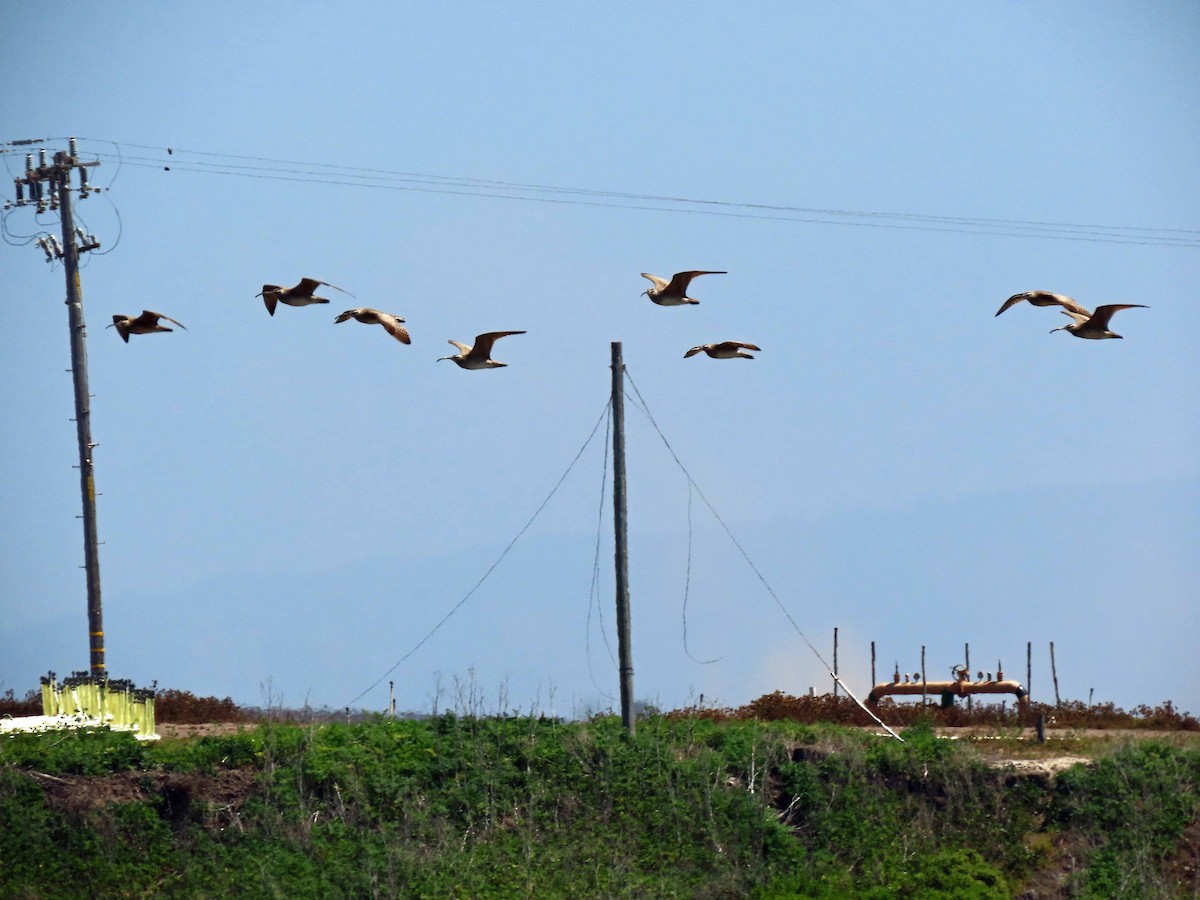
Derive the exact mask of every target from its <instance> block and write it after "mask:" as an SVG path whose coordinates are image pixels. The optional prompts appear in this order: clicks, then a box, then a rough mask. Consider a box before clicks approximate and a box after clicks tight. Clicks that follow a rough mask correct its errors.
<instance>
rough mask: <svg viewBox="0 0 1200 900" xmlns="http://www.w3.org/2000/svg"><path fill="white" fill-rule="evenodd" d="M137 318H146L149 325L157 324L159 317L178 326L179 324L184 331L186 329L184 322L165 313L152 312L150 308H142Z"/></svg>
mask: <svg viewBox="0 0 1200 900" xmlns="http://www.w3.org/2000/svg"><path fill="white" fill-rule="evenodd" d="M139 318H142V319H146V320H148V323H149V324H150V325H157V324H158V320H159V319H166V320H167V321H168V322H171V323H172V324H175V325H178V326H179V327H180V328H182V329H183V330H184V331H187V326H186V325H184V324H183V323H182V322H180V321H179V320H178V319H172V318H171V317H170V316H168V315H167V314H166V313H160V312H152V311H151V310H148V309H143V310H142V314H141V316H140V317H139Z"/></svg>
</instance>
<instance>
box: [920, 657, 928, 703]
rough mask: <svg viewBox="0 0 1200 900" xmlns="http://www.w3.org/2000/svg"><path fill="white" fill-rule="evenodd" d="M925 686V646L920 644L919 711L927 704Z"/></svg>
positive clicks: (926, 682)
mask: <svg viewBox="0 0 1200 900" xmlns="http://www.w3.org/2000/svg"><path fill="white" fill-rule="evenodd" d="M926 684H928V680H927V679H926V678H925V645H924V644H922V645H921V709H922V710H924V708H925V705H926V704H927V703H928V702H929V696H928V693H929V692H928V691H927V690H926V689H925V685H926Z"/></svg>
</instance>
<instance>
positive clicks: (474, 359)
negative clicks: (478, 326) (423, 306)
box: [438, 331, 525, 369]
mask: <svg viewBox="0 0 1200 900" xmlns="http://www.w3.org/2000/svg"><path fill="white" fill-rule="evenodd" d="M524 333H525V332H524V331H489V332H487V333H486V334H480V335H476V337H475V346H474V347H468V346H467V345H466V344H460V343H459V342H458V341H447V342H446V343H448V344H453V345H454V346H455V347H457V348H458V350H459V352H458V354H457V355H456V356H441V357H438V362H441V361H442V360H443V359H452V360H454V362H456V363H458V366H459V368H460V369H498V368H500V367H502V366H507V365H508V363H502V362H496V361H495V360H494V359H491V358H490V357H491V355H492V344H494V343H496V341H498V340H500V338H502V337H508V336H509V335H510V334H524Z"/></svg>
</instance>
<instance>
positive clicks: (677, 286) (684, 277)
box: [667, 269, 729, 294]
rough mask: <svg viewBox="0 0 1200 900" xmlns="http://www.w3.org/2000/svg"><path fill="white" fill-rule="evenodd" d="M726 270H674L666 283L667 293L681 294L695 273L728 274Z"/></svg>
mask: <svg viewBox="0 0 1200 900" xmlns="http://www.w3.org/2000/svg"><path fill="white" fill-rule="evenodd" d="M728 274H729V273H728V272H718V271H713V270H705V269H694V270H693V271H691V272H676V273H675V274H674V275H672V276H671V281H670V283H669V284H668V285H667V293H668V294H674V293H679V294H683V293H685V292H686V291H687V289H688V285H689V284H691V283H692V279H693V278H695V277H696V276H697V275H728Z"/></svg>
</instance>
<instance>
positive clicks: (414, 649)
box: [346, 403, 608, 708]
mask: <svg viewBox="0 0 1200 900" xmlns="http://www.w3.org/2000/svg"><path fill="white" fill-rule="evenodd" d="M607 414H608V404H607V403H606V404H605V406H604V411H603V412H601V413H600V417H599V418H598V419H596V424H595V425H593V426H592V431H591V433H590V434H589V435H588V436H587V440H585V441H584V442H583V446H582V447H580V448H579V451H578V452H577V453H576V454H575V456H574V458H573V459H572V460H571V462H570V465H568V466H567V468H566V471H564V472H563V473H562V475H561V476H559V479H558V481H556V482H555V483H554V487H552V488H551V489H550V493H549V494H547V495H546V499H544V500H543V501H542V502H541V504H540V505H539V506H538V508H537V509H535V510H534V511H533V515H532V516H530V517H529V520H528V521H527V522H526V523H525V524H524V525H522V526H521V530H520V531H518V532H517V534H516V537H514V538H513V539H512V540H511V541H509V542H508V546H506V547H505V548H504V549H503V550H502V551H501V552H500V555H499V556H497V557H496V561H495V562H493V563H492V564H491V565H490V566H488V568H487V571H486V572H484V573H483V575H482V576H480V578H479V580H478V581H477V582H475V586H474V587H472V588H471V589H470V590H469V591H467V593H466V594H465V595H464V596H463V598H462V599H461V600H459V601H458V602H457V603H456V604H454V606H452V607H450V611H449V612H447V613H446V614H445V615H444V616H442V618H441V619H439V620H438V622H437V624H436V625H434V626H433V628H431V629H430V630H429V631H428V632H427V633H426V635H425V636H424V637H423V638H421V639H420V640H419V641H417V643H416V644H414V645H413V647H412V649H410V650H409V651H408V652H407V653H405V654H404V655H403V656H401V657H400V658H399V659H398V660H396V661H395V662H394V663H392V666H391V668H389V669H388V670H387V671H386V672H384V673H383V674H382V675H380V676H379V678H378V679H376V680H375V682H374V683H372V684H371V685H370V687H368V688H366V689H365V690H363V691H361V692H360V693H359V694H357V695H356V696H355V697H354V698H353V699H351V700H350V702H349V703H347V704H346V707H347V708H349V707H350V706H352V705H354V703H356V702H357V701H358V700H359V698H361V697H363V696H365V695H366V694H368V693H370V692H371V691H373V690H374V689H375V688H377V687H379V685H380V684H381V683H382V682H383V679H385V678H387V677H388V676H389V675H391V674H392V672H394V671H396V668H397V667H398V666H399V665H400V664H401V663H403V662H404V661H405V660H407V659H409V658H410V657H411V656H412V655H413V654H414V653H416V652H417V651H418V650H420V649H421V647H422V646H424V645H425V642H426V641H428V640H429V639H430V638H431V637H433V636H434V635H435V634H437V632H438V631H439V630H440V629H441V627H442V626H443V625H445V624H446V622H448V621H449V619H450V617H451V616H452V615H454V614H455V613H456V612H458V610H459V609H460V608H462V606H463V604H465V603H466V602H467V601H468V600H470V599H471V597H472V596H474V594H475V592H476V591H477V590H479V588H480V587H482V585H483V583H484V582H485V581H487V579H488V576H490V575H491V574H492V572H494V571H495V570H496V567H497V566H499V565H500V563H502V562H503V561H504V557H506V556H508V551H510V550H511V549H512V548H513V547H514V546H515V545H516V543H517V541H519V540H520V539H521V538H522V536H523V535H524V534H525V532H526V531H528V530H529V527H530V526H531V525H532V524H533V523H534V520H536V519H537V517H538V516H539V515H541V512H542V510H543V509H545V508H546V504H548V503H549V502H550V499H551V498H552V497H553V496H554V495H555V494H557V493H558V489H559V488H560V487H562V483H563V482H564V481H566V480H567V476H568V475H570V474H571V470H572V469H574V468H575V463H577V462H579V457H581V456H583V451H584V450H586V449H587V448H588V444H590V443H591V442H592V438H594V437H595V436H596V432H597V431H598V430H599V429H600V423H601V422H602V421H603V420H604V418H605V416H607Z"/></svg>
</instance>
